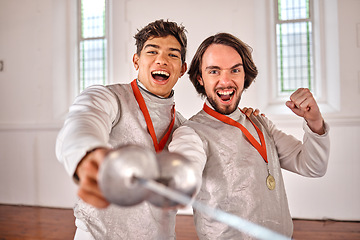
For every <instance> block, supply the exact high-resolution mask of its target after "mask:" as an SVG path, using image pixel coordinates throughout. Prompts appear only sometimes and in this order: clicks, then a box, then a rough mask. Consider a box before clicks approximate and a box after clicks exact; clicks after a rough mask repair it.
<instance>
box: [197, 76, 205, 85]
mask: <svg viewBox="0 0 360 240" xmlns="http://www.w3.org/2000/svg"><path fill="white" fill-rule="evenodd" d="M197 80H198V82H199V83H200V85H201V86H204V82H203V79H202V77H201V76H200V75H198V76H197Z"/></svg>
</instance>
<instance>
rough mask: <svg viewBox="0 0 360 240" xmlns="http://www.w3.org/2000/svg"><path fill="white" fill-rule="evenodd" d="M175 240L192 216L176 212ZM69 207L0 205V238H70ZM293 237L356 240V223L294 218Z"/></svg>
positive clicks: (186, 239) (184, 236)
mask: <svg viewBox="0 0 360 240" xmlns="http://www.w3.org/2000/svg"><path fill="white" fill-rule="evenodd" d="M176 221H177V223H176V236H177V240H193V239H194V240H196V239H197V237H196V233H195V228H194V223H193V218H192V216H186V215H178V216H177V220H176ZM74 233H75V226H74V216H73V210H72V209H55V208H41V207H28V206H13V205H0V240H17V239H19V240H20V239H21V240H35V239H36V240H41V239H59V240H64V239H73V236H74ZM293 237H294V239H297V240H302V239H304V240H305V239H306V240H325V239H326V240H341V239H344V240H360V222H342V221H340V222H339V221H305V220H296V219H294V236H293Z"/></svg>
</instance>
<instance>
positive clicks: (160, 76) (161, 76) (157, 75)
mask: <svg viewBox="0 0 360 240" xmlns="http://www.w3.org/2000/svg"><path fill="white" fill-rule="evenodd" d="M151 75H152V77H153V78H154V79H155V80H157V81H166V80H168V78H169V77H170V74H169V73H168V72H165V71H153V72H152V73H151Z"/></svg>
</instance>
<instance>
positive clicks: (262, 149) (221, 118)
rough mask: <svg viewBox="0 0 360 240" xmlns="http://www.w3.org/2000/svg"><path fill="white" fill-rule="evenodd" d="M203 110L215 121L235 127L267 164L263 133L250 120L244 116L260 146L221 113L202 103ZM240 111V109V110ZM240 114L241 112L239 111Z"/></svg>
mask: <svg viewBox="0 0 360 240" xmlns="http://www.w3.org/2000/svg"><path fill="white" fill-rule="evenodd" d="M203 110H204V111H205V112H206V113H207V114H209V115H210V116H212V117H214V118H216V119H217V120H219V121H222V122H223V123H226V124H229V125H232V126H234V127H237V128H239V129H240V130H241V131H242V132H243V133H244V134H245V136H246V137H247V139H248V140H249V141H250V143H251V145H253V147H254V148H255V149H256V150H257V151H258V152H259V153H260V155H261V156H262V157H263V159H264V161H265V162H266V163H268V160H267V154H266V144H265V138H264V135H263V133H262V132H261V131H260V129H259V128H258V127H257V126H256V125H255V124H254V123H253V121H251V119H250V118H248V117H247V116H246V118H247V119H249V120H250V122H251V123H252V125H253V126H254V127H255V129H256V132H257V133H258V135H259V138H260V142H261V145H260V144H259V143H258V141H256V139H255V138H254V137H253V136H252V135H251V133H250V132H249V131H248V130H247V129H246V128H245V127H244V126H243V125H242V124H240V123H238V122H237V121H235V120H233V119H231V118H229V117H227V116H225V115H223V114H221V113H218V112H216V111H214V110H213V109H211V108H210V107H209V106H208V105H206V103H204V107H203ZM240 111H241V109H240ZM241 112H242V111H241Z"/></svg>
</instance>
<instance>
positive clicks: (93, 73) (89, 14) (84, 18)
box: [78, 0, 108, 91]
mask: <svg viewBox="0 0 360 240" xmlns="http://www.w3.org/2000/svg"><path fill="white" fill-rule="evenodd" d="M78 6H79V7H78V9H79V13H78V15H79V23H80V24H79V29H78V36H79V37H78V47H79V78H78V79H79V90H80V91H82V90H84V89H85V88H86V87H88V86H90V85H93V84H106V83H107V78H108V77H107V75H108V73H107V72H108V71H107V65H108V61H107V48H108V47H107V46H108V42H107V31H106V29H107V27H106V25H107V1H106V0H79V5H78Z"/></svg>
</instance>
